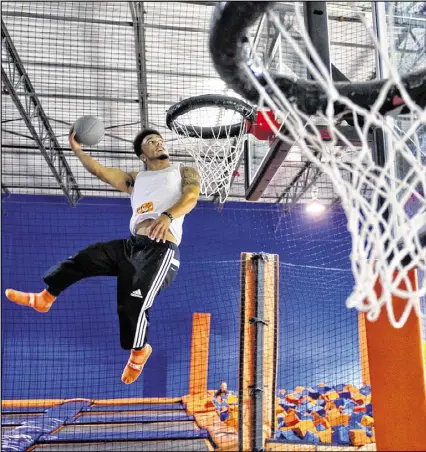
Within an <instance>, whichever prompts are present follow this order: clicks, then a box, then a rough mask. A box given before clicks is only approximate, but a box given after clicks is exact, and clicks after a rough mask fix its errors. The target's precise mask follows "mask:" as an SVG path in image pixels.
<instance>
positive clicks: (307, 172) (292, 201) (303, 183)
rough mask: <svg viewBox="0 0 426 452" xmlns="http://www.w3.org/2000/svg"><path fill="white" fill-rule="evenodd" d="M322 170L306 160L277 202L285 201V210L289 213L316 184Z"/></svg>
mask: <svg viewBox="0 0 426 452" xmlns="http://www.w3.org/2000/svg"><path fill="white" fill-rule="evenodd" d="M321 174H322V173H321V170H320V169H319V168H317V167H316V166H313V165H312V163H311V162H306V163H305V164H304V166H303V168H301V169H300V171H299V172H298V173H297V174H296V175H295V176H294V178H293V180H292V181H291V182H290V184H289V185H288V186H287V188H286V189H285V190H284V192H283V193H282V194H281V196H280V197H279V198H278V200H277V202H283V204H284V212H285V213H289V212H290V210H291V209H292V208H293V206H295V205H296V204H297V202H298V201H299V200H300V199H301V198H302V197H303V195H304V194H305V193H306V192H307V191H308V190H309V189H310V188H311V187H312V186H313V185H314V184H315V182H316V181H317V180H318V178H319V177H320V176H321Z"/></svg>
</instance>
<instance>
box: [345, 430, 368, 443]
mask: <svg viewBox="0 0 426 452" xmlns="http://www.w3.org/2000/svg"><path fill="white" fill-rule="evenodd" d="M349 440H350V442H351V444H352V446H364V444H367V440H368V437H367V432H366V431H365V430H349Z"/></svg>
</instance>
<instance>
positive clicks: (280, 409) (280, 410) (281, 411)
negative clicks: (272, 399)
mask: <svg viewBox="0 0 426 452" xmlns="http://www.w3.org/2000/svg"><path fill="white" fill-rule="evenodd" d="M275 414H276V415H278V414H286V412H285V410H284V408H283V407H282V406H281V405H279V404H278V403H276V404H275Z"/></svg>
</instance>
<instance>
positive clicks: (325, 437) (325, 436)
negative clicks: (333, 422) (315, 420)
mask: <svg viewBox="0 0 426 452" xmlns="http://www.w3.org/2000/svg"><path fill="white" fill-rule="evenodd" d="M315 434H316V435H317V436H318V438H319V439H320V441H321V442H322V443H331V440H332V436H333V430H331V428H328V429H327V430H324V431H322V432H316V433H315Z"/></svg>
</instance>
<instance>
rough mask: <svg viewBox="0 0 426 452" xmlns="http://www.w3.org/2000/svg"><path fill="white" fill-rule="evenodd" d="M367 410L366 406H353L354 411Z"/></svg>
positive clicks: (363, 411)
mask: <svg viewBox="0 0 426 452" xmlns="http://www.w3.org/2000/svg"><path fill="white" fill-rule="evenodd" d="M366 411H367V408H365V406H362V405H360V406H356V407H354V413H365V412H366Z"/></svg>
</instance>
